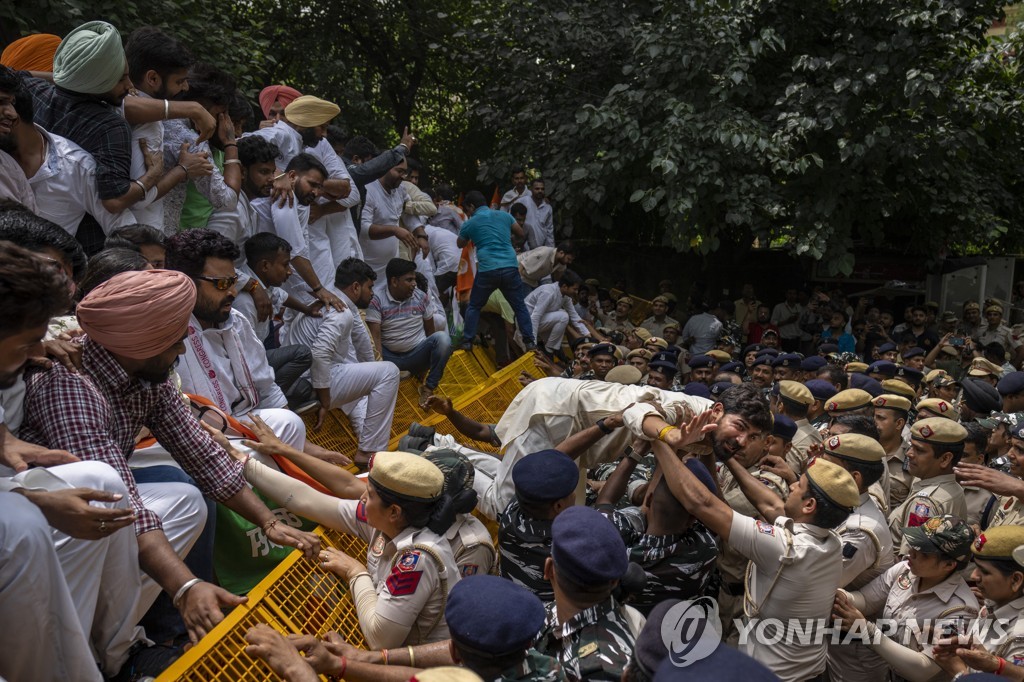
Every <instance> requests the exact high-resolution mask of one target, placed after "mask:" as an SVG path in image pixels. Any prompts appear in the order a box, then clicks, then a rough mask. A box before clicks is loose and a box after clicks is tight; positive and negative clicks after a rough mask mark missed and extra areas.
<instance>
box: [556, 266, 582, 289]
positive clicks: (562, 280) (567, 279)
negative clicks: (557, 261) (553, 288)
mask: <svg viewBox="0 0 1024 682" xmlns="http://www.w3.org/2000/svg"><path fill="white" fill-rule="evenodd" d="M558 283H559V284H561V285H562V286H565V287H571V286H573V285H574V284H583V278H582V277H580V276H579V275H577V274H576V273H575V272H573V271H572V270H566V271H565V272H563V273H562V276H561V277H559V278H558Z"/></svg>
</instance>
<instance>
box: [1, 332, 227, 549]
mask: <svg viewBox="0 0 1024 682" xmlns="http://www.w3.org/2000/svg"><path fill="white" fill-rule="evenodd" d="M83 345H84V348H83V349H82V371H81V373H80V374H72V373H70V372H69V371H68V370H67V369H65V368H64V367H63V366H61V365H60V364H57V363H54V366H53V368H52V369H50V370H48V371H33V372H29V373H28V375H27V377H26V382H27V384H28V393H27V395H26V398H25V422H24V424H23V425H22V427H21V431H20V433H19V436H20V437H21V438H22V439H24V440H26V441H29V442H31V443H36V444H38V445H43V446H45V447H49V448H57V449H64V450H68V451H69V452H71V453H72V454H73V455H75V456H77V457H79V458H81V459H83V460H93V461H98V462H105V463H107V464H109V465H110V466H112V467H114V469H116V470H117V472H118V473H119V474H120V475H121V479H122V480H123V481H124V483H125V485H126V486H128V494H129V495H130V497H131V504H132V509H133V510H134V511H135V515H136V520H135V533H136V535H142V534H143V533H148V532H150V531H154V530H161V529H162V526H161V524H160V518H159V517H158V516H157V515H156V514H155V513H153V512H151V511H149V510H148V509H146V508H145V506H144V505H143V504H142V499H141V498H140V497H139V491H138V489H137V488H136V487H135V479H134V477H133V476H132V472H131V469H129V468H128V459H129V458H130V457H131V455H132V452H133V451H134V449H135V438H136V436H137V435H138V434H139V431H140V430H141V429H142V427H146V428H148V429H149V430H150V431H151V432H152V434H153V436H154V437H156V439H157V440H158V441H160V444H161V445H162V446H163V447H164V448H166V450H167V452H169V453H170V454H171V456H172V457H174V459H175V460H176V461H177V462H178V463H179V464H181V467H182V468H183V469H184V470H185V471H186V472H187V473H188V475H189V476H191V477H192V478H193V479H195V481H196V483H197V484H198V486H199V489H200V490H202V491H203V494H204V495H207V496H209V497H211V498H213V499H214V500H217V501H218V502H222V501H224V500H227V499H228V498H230V497H232V496H233V495H235V494H237V493H238V492H239V491H240V490H241V489H242V487H243V486H244V485H245V479H244V478H243V476H242V465H241V463H239V462H236V461H235V460H233V459H231V457H229V456H228V454H227V453H225V452H224V451H223V450H222V449H221V448H220V447H219V446H218V445H217V444H216V443H214V442H213V439H211V438H210V437H209V436H208V435H207V434H206V432H205V431H203V430H202V429H201V428H200V426H199V423H198V422H197V421H196V420H195V418H194V417H193V416H192V413H191V411H190V410H189V408H188V407H187V406H186V405H185V403H184V401H183V400H182V399H181V394H180V393H178V390H177V389H176V388H175V387H174V384H173V383H172V382H171V381H165V382H163V383H162V384H150V383H148V382H145V381H142V380H140V379H132V378H131V377H129V376H128V374H127V373H126V372H125V371H124V369H123V368H122V367H121V366H120V365H119V364H118V363H117V361H116V360H115V359H114V358H113V356H111V354H110V353H109V352H108V351H107V350H106V349H104V348H103V347H102V346H100V345H99V344H97V343H95V342H93V341H90V340H88V339H86V340H85V342H84V344H83Z"/></svg>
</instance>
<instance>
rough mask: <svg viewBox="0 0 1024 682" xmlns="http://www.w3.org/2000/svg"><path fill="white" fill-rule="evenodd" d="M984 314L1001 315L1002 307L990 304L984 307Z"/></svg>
mask: <svg viewBox="0 0 1024 682" xmlns="http://www.w3.org/2000/svg"><path fill="white" fill-rule="evenodd" d="M985 312H986V313H1001V312H1003V306H1001V305H999V304H998V303H990V304H989V305H987V306H985Z"/></svg>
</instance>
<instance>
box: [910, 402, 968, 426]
mask: <svg viewBox="0 0 1024 682" xmlns="http://www.w3.org/2000/svg"><path fill="white" fill-rule="evenodd" d="M917 413H918V414H919V415H920V414H922V413H923V416H925V417H942V418H943V419H952V420H953V421H959V420H960V410H958V409H956V408H955V407H953V406H952V405H951V404H950V403H948V402H946V401H945V400H943V399H942V398H925V399H924V400H919V401H917Z"/></svg>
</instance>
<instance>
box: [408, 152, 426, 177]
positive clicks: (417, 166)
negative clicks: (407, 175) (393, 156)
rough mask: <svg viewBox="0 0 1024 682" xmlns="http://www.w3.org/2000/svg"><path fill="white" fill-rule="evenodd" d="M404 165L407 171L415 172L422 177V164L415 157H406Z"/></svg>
mask: <svg viewBox="0 0 1024 682" xmlns="http://www.w3.org/2000/svg"><path fill="white" fill-rule="evenodd" d="M405 163H406V165H407V166H408V167H409V171H410V172H412V171H414V170H417V171H419V172H420V174H421V175H422V173H423V162H422V161H420V160H419V159H417V158H416V157H415V156H406V157H405Z"/></svg>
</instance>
